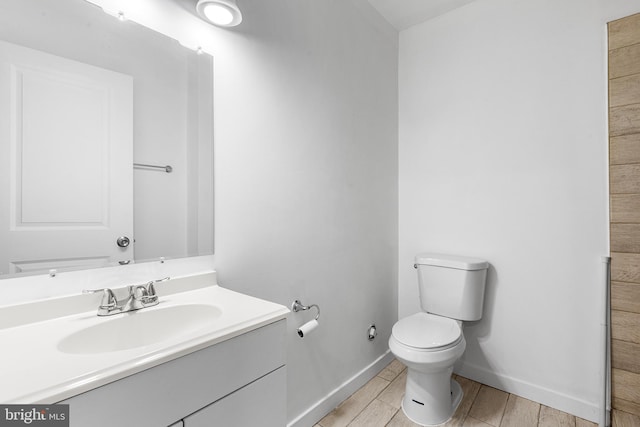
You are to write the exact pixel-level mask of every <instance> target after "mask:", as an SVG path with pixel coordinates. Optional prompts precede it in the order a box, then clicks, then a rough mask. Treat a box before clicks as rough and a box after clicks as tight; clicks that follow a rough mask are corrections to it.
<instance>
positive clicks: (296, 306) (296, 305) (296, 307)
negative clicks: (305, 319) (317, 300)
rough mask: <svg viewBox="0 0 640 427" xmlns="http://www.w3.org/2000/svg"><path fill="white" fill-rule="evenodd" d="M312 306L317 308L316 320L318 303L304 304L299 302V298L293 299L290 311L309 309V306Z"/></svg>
mask: <svg viewBox="0 0 640 427" xmlns="http://www.w3.org/2000/svg"><path fill="white" fill-rule="evenodd" d="M313 307H315V308H316V310H318V314H316V317H315V320H318V318H319V317H320V307H318V304H311V305H304V304H302V303H301V302H300V300H295V301H294V302H293V304H291V311H293V312H294V313H297V312H299V311H306V310H309V309H310V308H313Z"/></svg>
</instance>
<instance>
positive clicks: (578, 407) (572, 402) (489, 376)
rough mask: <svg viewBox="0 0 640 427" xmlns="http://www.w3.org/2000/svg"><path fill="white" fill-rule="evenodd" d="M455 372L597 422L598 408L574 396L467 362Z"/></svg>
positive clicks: (458, 366) (457, 367)
mask: <svg viewBox="0 0 640 427" xmlns="http://www.w3.org/2000/svg"><path fill="white" fill-rule="evenodd" d="M455 372H456V373H457V374H459V375H461V376H463V377H465V378H469V379H471V380H474V381H477V382H479V383H482V384H486V385H488V386H491V387H494V388H497V389H500V390H503V391H506V392H507V393H512V394H515V395H518V396H520V397H524V398H525V399H529V400H532V401H534V402H538V403H542V404H543V405H546V406H549V407H551V408H555V409H559V410H560V411H563V412H567V413H569V414H571V415H575V416H577V417H580V418H584V419H585V420H589V421H592V422H595V423H597V422H598V420H599V415H600V412H599V411H600V408H599V407H598V405H597V404H595V403H593V402H587V401H585V400H582V399H579V398H577V397H575V396H569V395H566V394H563V393H560V392H557V391H555V390H551V389H548V388H545V387H542V386H540V385H537V384H532V383H529V382H526V381H522V380H519V379H517V378H513V377H509V376H506V375H502V374H499V373H496V372H493V371H490V370H488V369H486V368H483V367H480V366H477V365H474V364H471V363H468V362H465V363H462V364H460V365H457V366H456V369H455Z"/></svg>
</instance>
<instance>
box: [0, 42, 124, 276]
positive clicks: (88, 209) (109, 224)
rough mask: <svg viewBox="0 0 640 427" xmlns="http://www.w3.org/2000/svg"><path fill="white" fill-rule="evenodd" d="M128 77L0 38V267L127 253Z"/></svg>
mask: <svg viewBox="0 0 640 427" xmlns="http://www.w3.org/2000/svg"><path fill="white" fill-rule="evenodd" d="M132 147H133V81H132V78H131V77H130V76H127V75H124V74H120V73H115V72H113V71H109V70H105V69H102V68H98V67H95V66H91V65H87V64H83V63H80V62H76V61H71V60H68V59H65V58H61V57H58V56H54V55H51V54H47V53H44V52H40V51H37V50H33V49H28V48H25V47H21V46H18V45H14V44H10V43H6V42H0V188H1V187H3V189H8V191H7V192H4V193H5V194H7V193H8V194H9V195H10V197H9V198H6V199H3V198H0V275H1V274H11V273H20V272H27V271H32V270H39V269H42V268H43V267H45V266H46V267H45V268H64V267H78V266H98V265H106V264H107V263H113V262H119V261H126V260H129V259H132V258H133V245H132V244H131V245H129V246H126V247H120V246H118V245H117V243H116V242H117V240H118V238H119V237H121V236H128V237H129V238H130V239H131V241H133V195H132V188H133V168H132V163H133V159H132V153H133V150H132Z"/></svg>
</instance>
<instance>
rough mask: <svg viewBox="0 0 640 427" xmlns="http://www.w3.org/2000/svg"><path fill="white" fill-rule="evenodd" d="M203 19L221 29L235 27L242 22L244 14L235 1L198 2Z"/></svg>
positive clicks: (203, 0) (210, 0)
mask: <svg viewBox="0 0 640 427" xmlns="http://www.w3.org/2000/svg"><path fill="white" fill-rule="evenodd" d="M196 10H197V11H198V14H200V16H201V17H203V18H204V19H206V20H207V21H209V22H211V23H213V24H214V25H218V26H220V27H234V26H236V25H238V24H239V23H240V22H242V12H240V9H238V5H237V4H236V1H235V0H198V4H197V5H196Z"/></svg>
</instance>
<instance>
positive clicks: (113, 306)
mask: <svg viewBox="0 0 640 427" xmlns="http://www.w3.org/2000/svg"><path fill="white" fill-rule="evenodd" d="M169 279H170V278H169V277H165V278H163V279H158V280H151V281H150V282H147V283H145V284H143V285H131V286H129V287H128V290H129V295H128V296H127V298H124V299H122V300H118V299H117V298H116V296H115V294H114V293H113V291H112V290H111V289H109V288H103V289H87V290H83V291H82V293H85V294H94V293H97V292H102V300H101V301H100V306H98V316H113V315H114V314H120V313H126V312H129V311H134V310H140V309H142V308H145V307H153V306H154V305H158V302H159V301H158V294H156V288H155V286H154V283H158V282H164V281H167V280H169Z"/></svg>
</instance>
